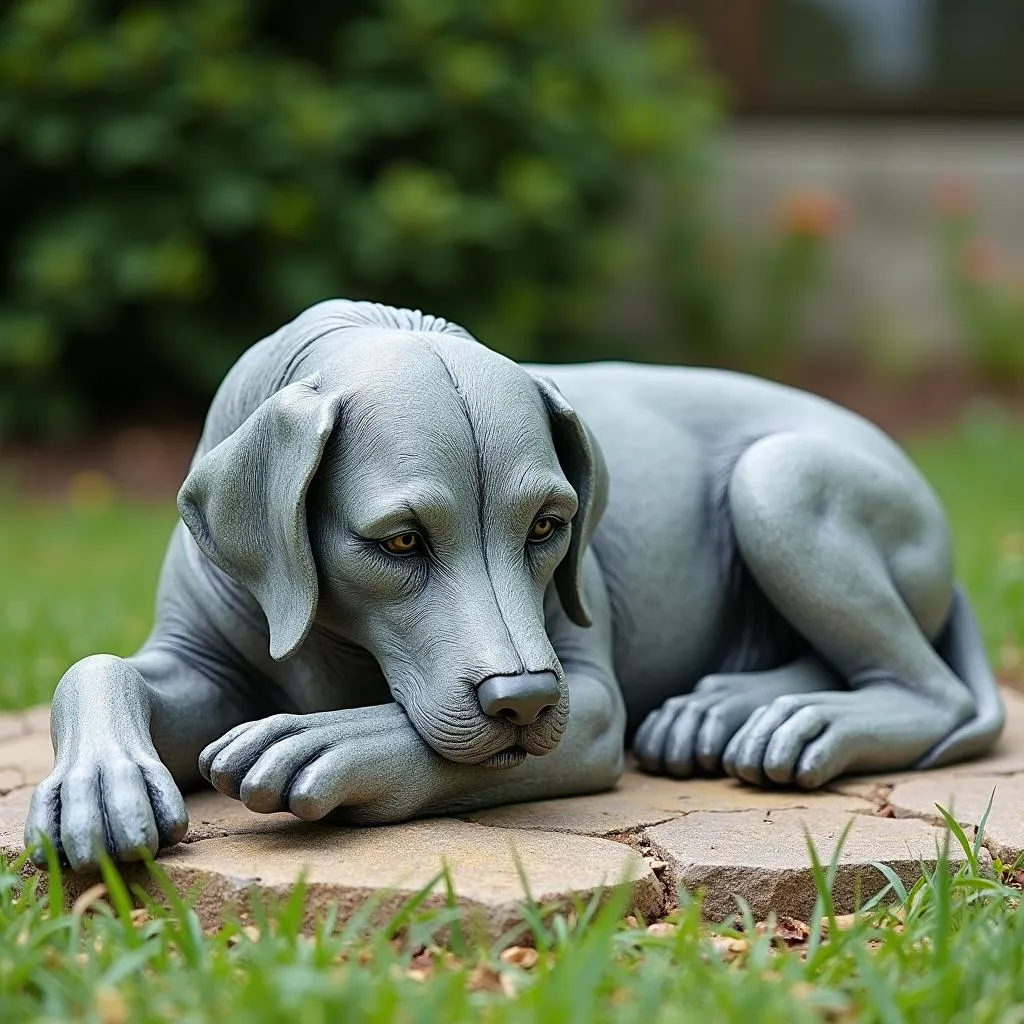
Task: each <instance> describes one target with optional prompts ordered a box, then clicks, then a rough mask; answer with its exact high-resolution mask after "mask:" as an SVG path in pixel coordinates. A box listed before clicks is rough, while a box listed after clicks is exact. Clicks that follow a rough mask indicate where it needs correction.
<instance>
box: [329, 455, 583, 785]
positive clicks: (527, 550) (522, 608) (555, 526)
mask: <svg viewBox="0 0 1024 1024" xmlns="http://www.w3.org/2000/svg"><path fill="white" fill-rule="evenodd" d="M555 466H557V462H556V463H555ZM531 476H532V477H533V479H532V480H531V479H530V477H531ZM357 493H360V494H361V497H360V498H359V499H358V500H351V501H349V502H347V503H346V504H347V505H348V506H349V507H348V508H347V509H346V510H345V512H344V514H343V516H342V518H343V519H344V522H343V523H342V522H337V523H336V525H335V526H333V527H332V528H331V529H329V530H328V531H327V534H328V535H329V536H332V537H333V538H334V543H332V544H331V545H330V547H331V550H330V551H329V552H327V551H325V552H324V553H323V555H322V557H324V559H325V561H324V562H321V565H322V566H323V565H324V564H325V562H326V564H329V566H330V572H329V573H324V575H325V577H326V580H325V582H326V584H327V587H326V589H327V591H328V593H329V594H332V595H335V596H334V597H333V598H329V603H330V604H332V605H336V606H338V607H339V608H341V609H344V612H345V615H344V618H345V619H346V620H347V629H346V632H347V633H349V635H350V636H351V637H352V639H354V640H356V641H357V642H359V643H360V644H362V645H363V646H365V647H366V648H367V649H368V650H369V651H370V652H371V653H372V654H373V655H374V657H375V658H376V659H377V661H378V663H379V664H380V666H381V669H382V671H383V672H384V674H385V677H386V678H387V680H388V683H389V686H390V687H391V691H392V694H393V696H394V698H395V700H396V701H397V702H398V703H399V704H401V705H402V707H403V708H405V710H406V712H407V714H408V715H409V718H410V720H411V722H412V724H413V726H414V727H415V728H416V730H417V732H419V734H420V735H421V736H422V737H423V739H424V741H425V742H426V743H428V744H429V745H430V746H431V747H432V748H433V749H434V750H436V751H437V752H438V753H439V754H441V755H442V756H443V757H446V758H448V759H449V760H452V761H457V762H461V763H465V764H484V765H487V766H489V767H495V768H503V767H513V766H515V765H517V764H520V763H522V761H524V760H525V758H526V756H527V755H528V754H533V755H534V756H543V755H544V754H547V753H550V752H551V751H552V750H553V749H554V748H555V747H556V746H557V744H558V742H559V740H560V739H561V737H562V735H563V733H564V732H565V728H566V722H567V720H568V715H569V699H568V691H567V688H566V685H565V681H564V675H563V672H562V668H561V665H560V664H559V662H558V659H557V657H556V655H555V653H554V651H553V649H552V647H551V644H550V641H549V639H548V636H547V631H546V628H545V622H544V609H543V605H544V592H545V590H546V588H547V586H548V583H549V582H550V580H551V577H552V574H553V572H554V570H555V567H556V566H557V565H558V563H559V562H560V561H561V559H562V558H563V557H564V556H565V553H566V550H567V547H568V543H569V535H570V530H571V526H570V522H571V520H572V519H573V517H574V516H575V514H576V508H577V499H576V495H575V493H574V492H573V490H572V488H571V487H570V486H569V485H568V483H567V482H566V481H565V479H564V477H563V476H562V475H561V473H560V472H557V471H555V470H554V468H553V467H545V471H544V472H540V473H533V474H527V475H525V476H524V477H522V478H520V481H519V483H518V486H517V487H516V488H515V494H514V496H510V495H504V496H502V500H501V501H500V508H499V509H498V512H497V514H492V515H491V516H489V517H487V520H486V529H484V528H482V527H481V525H480V519H481V517H480V516H479V515H478V514H474V513H476V509H475V508H473V509H470V508H467V507H466V504H467V503H466V502H465V501H463V502H462V503H461V505H460V503H459V502H457V501H456V500H455V495H454V494H453V493H452V490H451V489H450V488H449V487H447V486H446V485H444V484H440V483H438V482H437V481H433V480H430V481H419V482H416V483H413V482H410V481H404V482H403V483H402V484H401V486H397V485H396V486H393V487H386V486H385V487H381V486H378V487H376V488H373V489H360V491H359V492H357ZM492 507H493V503H492ZM488 680H494V682H493V683H492V684H491V686H490V687H489V688H488V689H486V690H484V688H483V684H485V683H486V682H487V681H488ZM538 686H540V687H542V690H541V691H540V692H542V694H544V696H543V697H542V699H537V697H536V694H537V692H538V691H537V687H538ZM524 687H525V688H526V689H528V690H531V692H532V693H533V702H532V704H531V703H530V698H529V697H527V698H526V700H525V703H519V704H517V703H516V701H517V694H520V695H521V691H522V690H523V688H524ZM543 688H546V689H543ZM494 692H497V693H498V694H499V696H500V697H503V698H504V699H499V700H494V699H490V700H488V701H487V709H485V706H484V704H483V703H482V700H483V697H482V693H485V694H487V695H490V696H493V693H494ZM523 708H525V709H526V711H525V713H520V711H522V709H523ZM520 723H522V724H520Z"/></svg>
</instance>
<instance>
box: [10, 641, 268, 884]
mask: <svg viewBox="0 0 1024 1024" xmlns="http://www.w3.org/2000/svg"><path fill="white" fill-rule="evenodd" d="M250 714H251V712H250ZM245 717H246V714H245V713H243V712H241V711H240V710H239V709H238V708H236V707H235V706H234V704H232V703H231V702H230V701H229V700H228V699H227V698H226V697H225V692H224V689H223V687H221V686H219V685H217V684H216V683H215V682H214V681H212V679H210V678H208V677H207V676H205V675H204V674H203V673H201V672H200V671H198V670H197V669H196V668H194V667H193V666H192V665H191V664H189V663H187V662H185V661H184V660H182V659H181V658H179V657H177V656H176V655H175V654H173V653H171V652H170V650H168V648H167V647H146V648H143V650H142V651H140V652H139V654H138V655H136V656H134V657H132V658H128V659H124V658H116V657H114V656H112V655H96V656H94V657H91V658H85V659H84V660H83V661H80V662H78V663H77V664H75V665H73V666H72V667H71V668H70V669H69V670H68V671H67V672H66V673H65V675H64V677H63V678H62V679H61V681H60V683H59V685H58V686H57V690H56V692H55V694H54V697H53V706H52V710H51V713H50V733H51V737H52V740H53V748H54V754H55V764H54V769H53V771H52V772H51V774H50V775H49V776H48V777H47V778H46V779H44V780H43V781H42V782H41V783H40V784H39V786H38V787H37V788H36V790H35V793H34V794H33V796H32V803H31V806H30V808H29V814H28V820H27V822H26V825H25V842H26V846H27V847H30V848H31V847H35V850H34V852H33V854H32V858H33V860H34V861H35V863H36V864H37V865H39V866H40V867H45V866H46V859H45V855H44V853H43V851H42V849H41V848H40V847H39V846H38V845H37V844H38V843H39V841H40V840H41V839H42V837H43V836H45V837H47V838H48V839H49V841H50V842H51V843H52V844H53V846H54V848H55V849H56V851H57V853H58V855H59V856H60V857H61V858H62V860H65V861H66V862H67V863H68V864H69V865H70V866H71V868H72V869H73V870H75V871H80V870H83V869H86V868H90V867H95V866H96V865H97V863H98V861H99V858H100V856H101V855H102V854H109V855H110V856H111V857H112V858H113V859H115V860H133V859H137V858H138V856H139V850H141V849H142V848H145V849H148V850H149V851H150V852H152V853H155V852H156V851H157V849H158V848H161V847H165V846H173V845H174V844H175V843H177V842H180V840H181V839H182V837H183V836H184V834H185V831H186V829H187V828H188V815H187V813H186V811H185V803H184V800H183V799H182V796H181V790H182V789H183V788H186V787H189V786H192V785H194V784H195V783H196V782H198V781H199V778H200V776H199V774H198V769H197V759H198V755H199V751H200V750H201V749H202V748H203V746H204V745H205V744H206V743H207V742H209V740H210V739H212V738H213V737H214V736H217V735H219V734H220V733H222V732H223V731H224V730H225V729H226V728H228V727H230V726H232V725H234V724H236V723H237V722H238V721H240V720H242V719H244V718H245Z"/></svg>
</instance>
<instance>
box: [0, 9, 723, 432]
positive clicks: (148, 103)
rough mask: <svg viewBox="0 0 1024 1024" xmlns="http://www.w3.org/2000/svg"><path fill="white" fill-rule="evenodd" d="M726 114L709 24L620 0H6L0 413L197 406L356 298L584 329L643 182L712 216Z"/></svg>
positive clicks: (615, 261) (686, 223)
mask: <svg viewBox="0 0 1024 1024" xmlns="http://www.w3.org/2000/svg"><path fill="white" fill-rule="evenodd" d="M713 110H714V103H713V97H712V94H711V90H710V89H709V87H708V84H707V81H706V79H705V78H704V77H703V75H702V73H701V71H700V69H699V67H698V65H697V62H696V60H695V57H694V53H693V49H692V46H691V42H690V39H689V37H688V36H687V35H686V34H685V33H683V32H681V31H680V30H678V29H656V30H649V31H645V32H640V31H638V30H635V29H633V28H630V27H629V26H627V24H626V22H625V17H624V14H623V5H622V4H621V3H618V2H616V0H486V2H478V0H383V2H369V0H367V2H360V0H347V2H346V3H344V4H327V3H309V4H306V3H297V4H278V3H273V2H271V0H262V2H251V3H246V2H244V0H180V2H170V0H164V2H150V3H116V2H112V0H12V2H10V3H8V4H7V5H5V7H4V9H3V12H2V13H0V215H2V219H3V223H4V226H5V228H4V232H3V235H2V237H0V430H4V431H11V430H21V431H50V432H53V431H59V430H67V429H72V428H74V427H76V426H78V425H82V424H88V423H89V422H92V421H95V419H96V418H97V417H99V416H102V415H111V414H114V413H117V412H119V411H125V410H127V411H131V412H137V411H138V409H139V408H140V407H145V406H148V407H149V408H150V409H151V410H152V409H153V408H154V403H158V402H160V401H163V402H164V403H165V404H166V403H167V402H168V400H169V399H170V398H171V397H172V396H174V397H175V398H176V400H177V401H180V402H181V410H182V411H186V410H187V411H189V412H191V411H195V410H196V409H199V408H201V407H202V404H203V403H204V402H205V401H206V400H207V399H208V397H209V395H210V393H211V392H212V389H213V388H214V387H215V385H216V384H217V382H218V381H219V379H220V377H221V376H222V374H223V373H224V372H225V370H226V369H227V367H228V366H229V365H230V363H231V362H232V361H233V360H234V359H235V358H236V357H237V355H238V354H239V353H240V352H241V351H242V349H243V348H245V347H246V346H247V345H249V344H251V343H252V342H253V341H255V340H256V339H258V338H259V337H260V336H262V335H263V334H265V333H267V332H268V331H270V330H272V329H274V328H276V327H277V326H278V325H279V324H281V323H282V322H284V321H285V320H287V319H289V318H291V317H292V316H293V315H295V314H296V313H297V312H298V311H299V310H301V309H302V308H303V307H305V306H306V305H308V304H310V303H312V302H314V301H317V300H319V299H322V298H326V297H330V296H337V295H345V296H349V297H353V298H369V299H376V300H378V301H385V302H392V303H396V304H400V305H408V306H419V307H421V308H424V309H429V310H431V311H434V312H437V313H439V314H441V315H443V316H446V317H450V318H452V319H455V320H458V321H460V322H462V323H463V324H465V325H466V326H467V327H468V328H470V329H471V330H473V331H474V332H475V333H476V334H477V335H478V336H479V337H481V338H483V339H485V340H486V341H487V342H488V343H489V344H492V345H494V346H495V347H498V348H500V349H502V350H504V351H506V352H508V353H509V354H511V355H513V356H515V357H532V358H546V359H561V358H572V357H574V356H576V355H582V354H585V353H584V348H585V346H586V345H587V343H588V340H589V339H591V338H592V337H596V332H599V330H600V327H601V324H602V322H604V316H603V314H604V309H603V301H604V299H605V297H606V296H607V295H608V294H609V289H611V288H613V287H614V286H615V285H616V283H617V282H620V281H622V280H623V279H624V278H625V277H626V276H628V275H629V274H630V273H635V272H636V265H635V259H634V256H635V250H636V247H637V246H636V243H635V234H636V232H635V230H633V229H632V228H631V227H630V225H629V223H628V222H627V221H628V217H629V215H630V211H631V209H632V207H631V196H632V195H633V194H634V193H635V184H636V182H637V180H639V179H644V180H650V181H653V182H655V183H656V184H657V186H658V187H659V189H660V190H661V192H662V194H663V196H665V197H667V201H668V203H669V204H670V206H671V210H672V216H671V218H666V221H668V220H671V222H672V225H673V229H676V228H678V227H679V226H681V227H682V229H683V230H689V231H690V232H691V233H692V234H694V235H696V233H697V231H698V229H697V224H698V222H699V220H700V217H699V210H698V207H699V204H700V195H699V180H700V178H701V175H702V173H703V167H704V164H705V155H706V149H705V139H706V136H707V129H708V127H709V125H710V123H711V121H712V120H713ZM675 276H676V277H678V275H675ZM671 277H672V275H668V274H666V276H665V282H664V283H665V286H666V287H672V288H675V289H676V290H678V288H679V285H678V281H677V280H670V278H671ZM699 301H700V300H699V297H698V301H697V302H696V304H695V303H694V302H691V301H688V300H687V299H686V298H685V297H684V298H683V300H682V303H681V308H683V309H684V314H683V315H684V317H685V316H690V318H691V319H693V316H692V312H693V309H694V308H696V306H699ZM697 319H698V320H699V315H698V317H697ZM620 354H628V353H623V352H621V351H620Z"/></svg>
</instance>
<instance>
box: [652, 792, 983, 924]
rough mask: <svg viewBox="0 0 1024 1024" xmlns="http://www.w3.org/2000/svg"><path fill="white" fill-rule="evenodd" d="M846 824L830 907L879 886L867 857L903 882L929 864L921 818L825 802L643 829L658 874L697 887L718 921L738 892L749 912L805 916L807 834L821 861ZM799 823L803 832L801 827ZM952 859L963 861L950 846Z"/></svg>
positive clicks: (932, 852) (809, 877) (932, 846)
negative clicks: (661, 866)
mask: <svg viewBox="0 0 1024 1024" xmlns="http://www.w3.org/2000/svg"><path fill="white" fill-rule="evenodd" d="M851 820H852V822H853V827H852V828H851V830H850V833H849V835H848V836H847V839H846V842H845V844H844V845H843V849H842V853H841V854H840V859H839V869H838V873H837V875H836V884H835V887H834V889H833V899H834V901H835V905H836V911H837V912H838V913H841V914H846V913H850V912H852V911H853V910H854V909H855V908H856V905H857V894H858V891H859V893H860V902H861V903H863V902H865V901H866V900H867V899H869V898H870V897H871V896H873V895H874V894H875V893H877V892H878V891H879V890H880V889H882V888H884V886H885V885H886V880H885V877H884V876H883V875H882V873H881V872H880V871H878V869H877V868H874V867H872V866H871V864H872V862H874V861H881V862H883V863H885V864H888V865H889V866H890V867H891V868H892V869H893V870H894V871H895V872H896V873H897V874H898V875H899V876H900V878H901V879H903V880H904V882H905V883H906V884H907V887H908V888H909V887H910V885H911V884H913V882H914V881H916V880H917V878H919V877H920V873H921V872H920V864H921V862H924V863H925V864H934V862H935V860H936V850H937V845H936V844H937V843H940V842H941V841H942V837H943V834H944V833H943V832H942V831H941V830H940V829H937V828H933V827H932V826H931V825H929V824H926V823H925V822H923V821H900V820H897V819H895V818H880V817H876V816H873V815H868V814H853V815H851V814H850V813H848V812H845V811H839V810H835V809H832V808H829V809H817V808H809V809H808V810H799V811H790V810H783V811H737V812H735V813H732V814H716V813H710V812H707V811H698V812H697V813H695V814H689V815H687V816H686V817H683V818H678V819H676V820H675V821H670V822H666V823H664V824H662V825H655V826H654V827H652V828H649V829H646V830H645V831H644V838H645V839H646V840H647V842H648V843H650V845H651V848H652V849H653V850H654V852H655V854H656V855H657V856H659V857H660V858H661V859H662V860H664V861H665V862H666V863H667V864H668V870H667V872H666V878H665V881H666V882H667V883H668V884H670V885H671V886H673V887H675V888H677V889H678V888H679V887H682V888H685V889H686V890H687V891H688V892H690V893H691V894H692V893H696V892H697V891H698V890H703V891H704V904H703V906H704V913H705V916H707V917H709V918H711V919H712V920H725V919H726V918H727V917H729V916H730V915H732V914H734V913H735V912H736V910H737V904H736V901H735V899H734V894H735V895H739V896H742V897H743V898H744V899H745V900H746V901H747V903H749V904H750V909H751V911H752V912H753V914H754V917H755V918H756V919H763V918H764V917H766V916H767V915H768V913H769V912H770V911H775V912H776V913H778V914H789V915H790V916H792V917H796V918H800V919H802V920H806V919H807V918H808V916H809V915H810V914H811V912H812V911H813V909H814V902H815V898H816V889H815V885H814V875H813V872H812V869H811V859H810V854H809V852H808V849H807V839H808V836H809V838H810V840H811V841H812V842H813V843H814V846H815V849H816V850H817V852H818V856H819V858H820V859H821V861H822V862H823V863H825V864H827V863H828V862H829V860H830V858H831V857H832V855H833V853H834V851H835V848H836V845H837V842H838V840H839V838H840V835H841V834H842V831H843V828H844V827H845V826H846V824H847V823H848V822H850V821H851ZM805 830H806V831H805ZM950 857H951V861H952V862H953V864H954V865H957V866H958V865H959V864H961V863H963V859H964V858H963V856H962V854H960V855H959V857H958V850H951V851H950Z"/></svg>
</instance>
